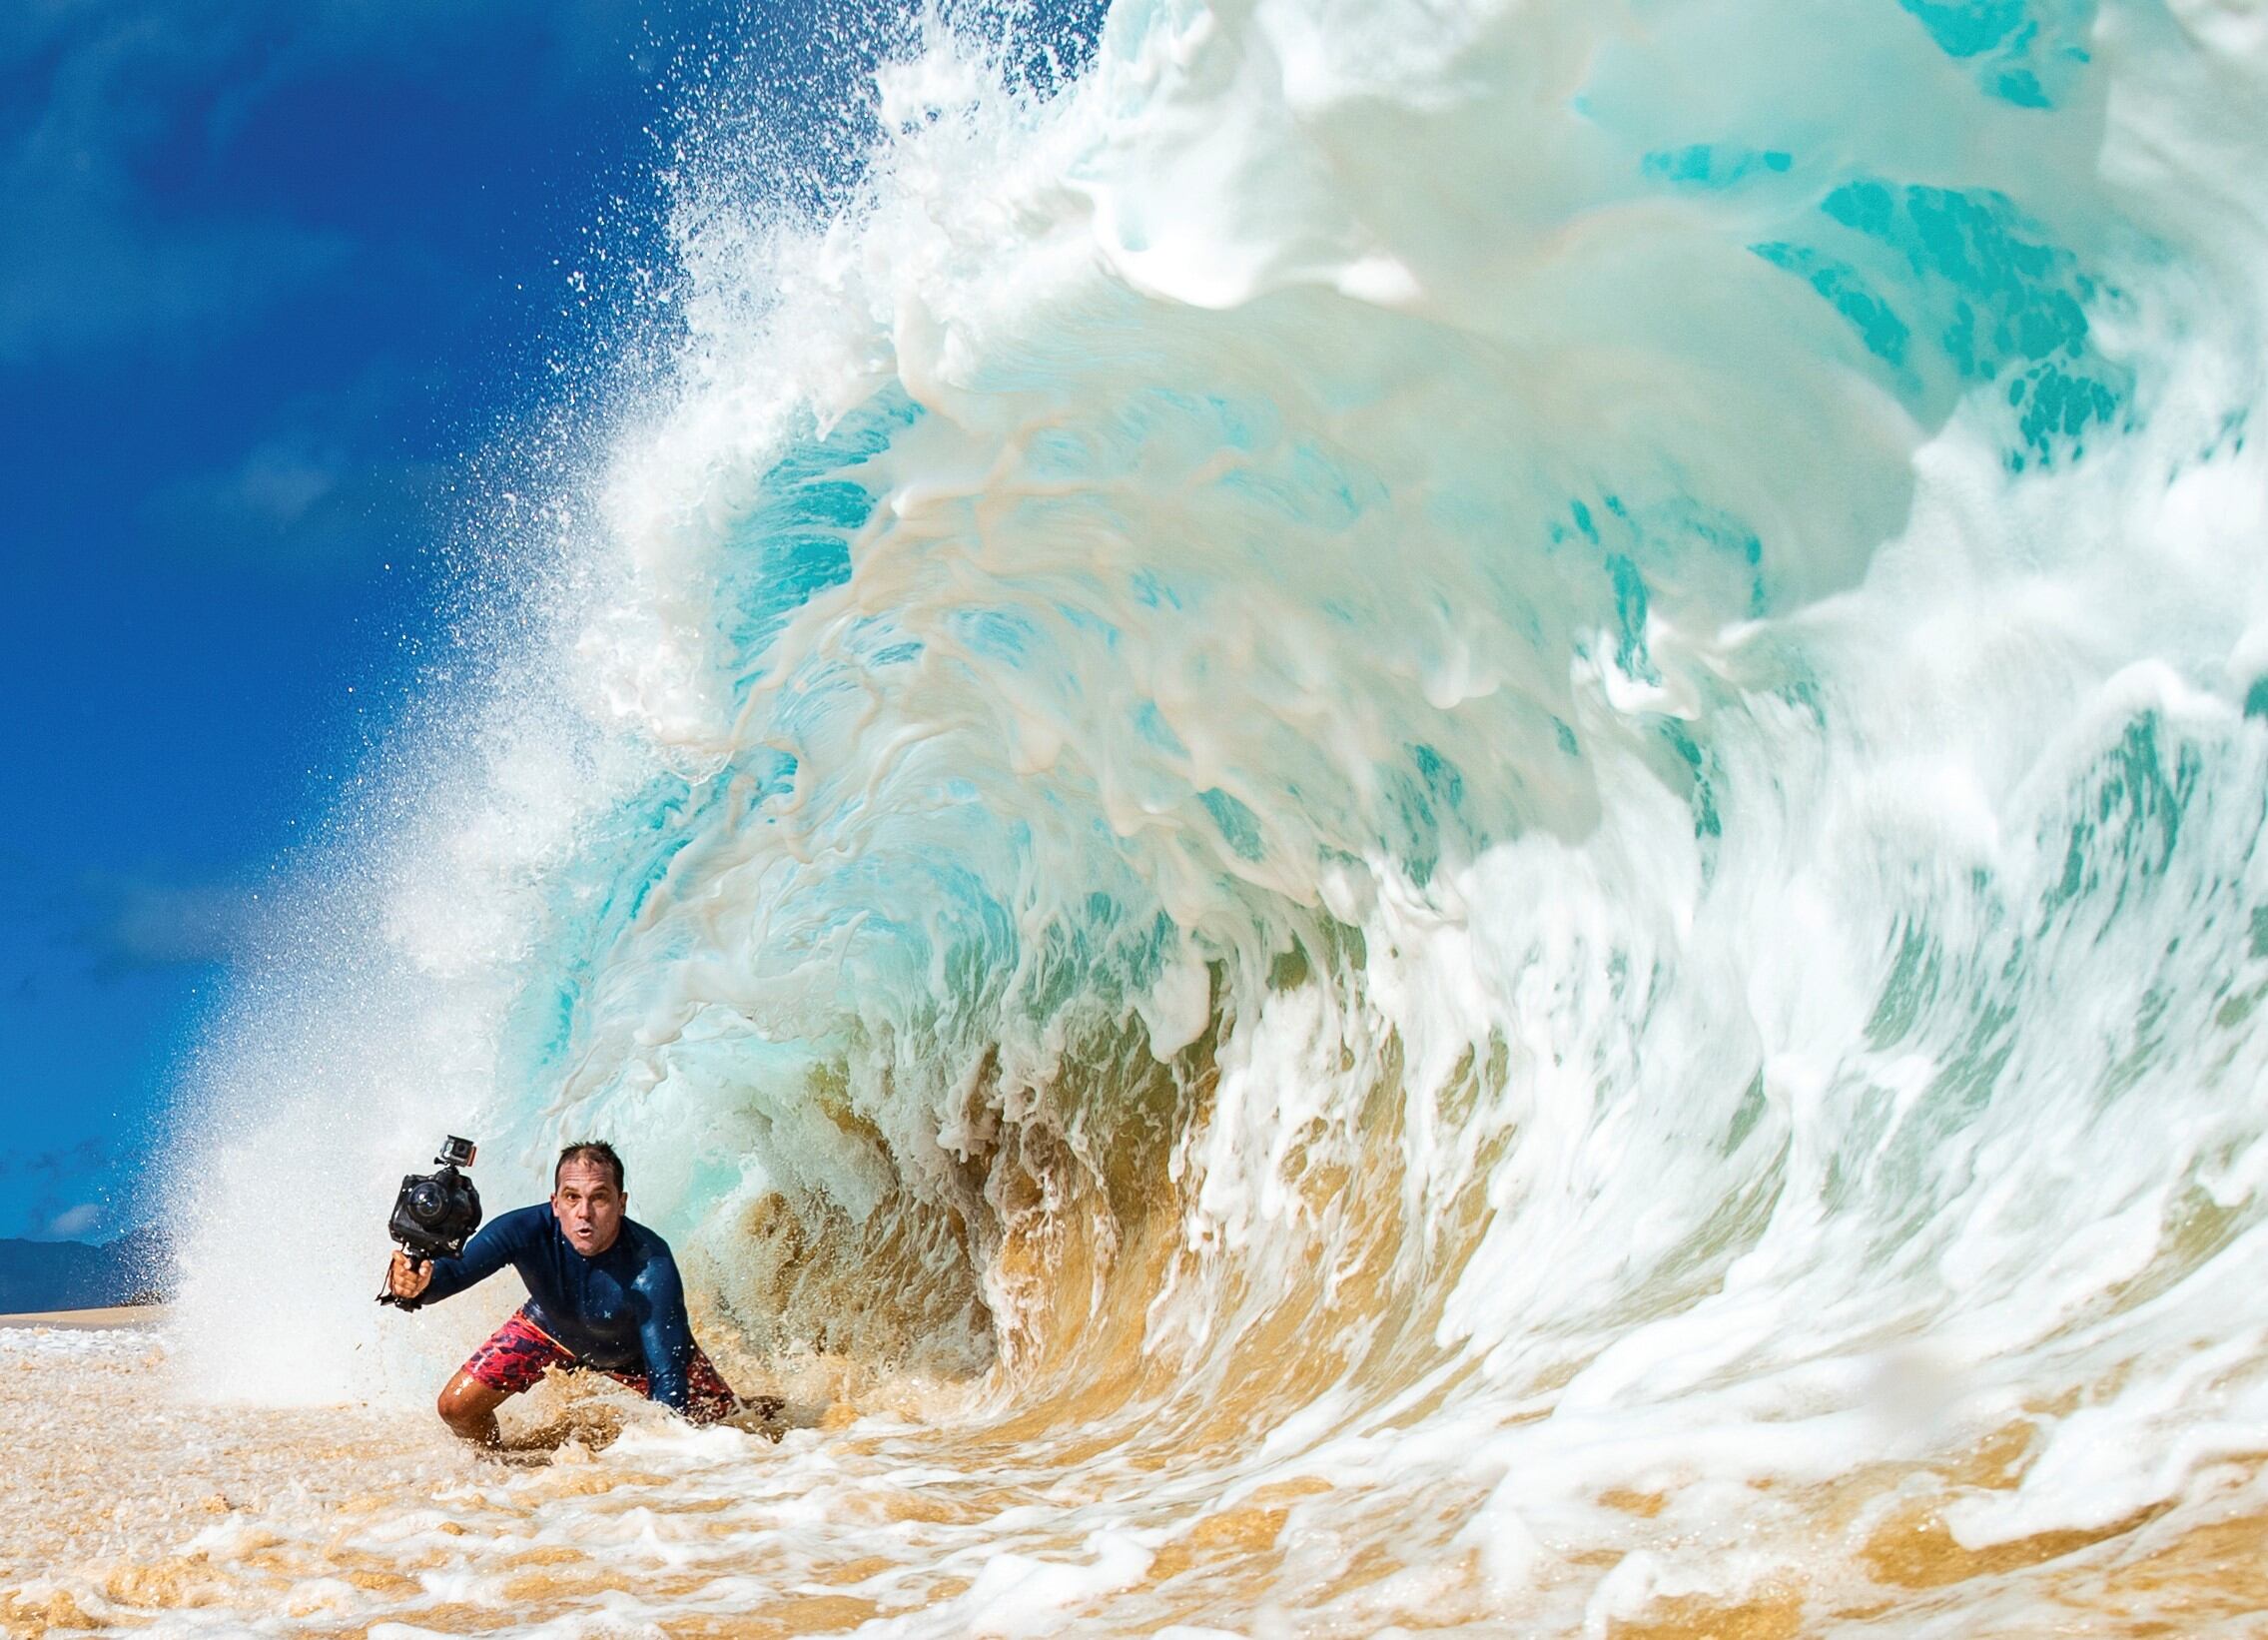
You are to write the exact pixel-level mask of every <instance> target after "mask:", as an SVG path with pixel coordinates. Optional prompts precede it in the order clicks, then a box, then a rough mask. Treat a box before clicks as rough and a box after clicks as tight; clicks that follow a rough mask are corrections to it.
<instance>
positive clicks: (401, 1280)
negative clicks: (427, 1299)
mask: <svg viewBox="0 0 2268 1640" xmlns="http://www.w3.org/2000/svg"><path fill="white" fill-rule="evenodd" d="M432 1281H433V1266H432V1265H431V1264H429V1263H425V1264H413V1263H411V1262H410V1261H409V1254H407V1253H406V1252H403V1251H402V1250H401V1249H400V1248H399V1247H395V1248H394V1249H393V1262H392V1264H391V1265H389V1266H388V1267H387V1269H386V1272H385V1284H386V1289H387V1290H388V1291H389V1292H391V1293H392V1294H393V1295H394V1296H395V1297H396V1298H414V1297H416V1296H418V1295H419V1294H420V1293H422V1292H423V1291H424V1290H425V1288H426V1287H428V1286H430V1285H432Z"/></svg>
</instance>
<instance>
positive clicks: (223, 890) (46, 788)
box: [0, 0, 1102, 1240]
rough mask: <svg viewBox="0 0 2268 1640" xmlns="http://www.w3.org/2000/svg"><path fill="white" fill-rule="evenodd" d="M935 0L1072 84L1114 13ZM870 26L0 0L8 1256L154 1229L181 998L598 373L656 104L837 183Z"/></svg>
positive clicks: (718, 9)
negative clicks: (521, 477)
mask: <svg viewBox="0 0 2268 1640" xmlns="http://www.w3.org/2000/svg"><path fill="white" fill-rule="evenodd" d="M908 3H909V4H910V3H911V0H908ZM962 3H963V4H964V6H965V7H978V8H985V9H987V10H989V11H994V12H998V11H1000V10H1003V9H1005V10H1006V11H1008V12H1013V13H1017V14H1020V15H1021V16H1022V18H1023V21H1022V24H1021V25H1020V27H1019V30H1018V38H1019V39H1020V40H1022V41H1023V42H1024V43H1026V44H1027V45H1030V46H1033V47H1035V48H1036V50H1037V51H1039V52H1045V51H1049V50H1053V51H1054V52H1055V53H1056V54H1058V58H1059V59H1060V60H1067V61H1076V60H1077V59H1078V58H1079V57H1080V56H1082V55H1083V48H1084V43H1085V41H1086V40H1087V39H1089V38H1091V37H1092V33H1093V30H1094V29H1095V27H1096V26H1097V22H1098V20H1099V16H1100V13H1101V10H1102V4H1101V0H962ZM1027 7H1029V8H1030V9H1029V10H1027ZM885 9H886V5H885V4H884V3H883V0H642V3H639V0H9V4H8V5H7V6H6V7H4V8H0V201H4V202H5V203H4V209H0V482H4V483H5V499H6V505H5V507H4V508H0V569H4V570H5V573H6V587H7V595H6V596H5V597H4V598H0V691H4V694H0V699H4V700H5V702H6V706H7V713H6V719H5V721H6V723H7V740H6V743H5V748H4V757H5V768H6V772H7V783H6V794H7V796H6V801H5V802H4V803H0V1118H4V1119H5V1123H6V1141H7V1142H6V1143H4V1144H0V1236H7V1235H33V1236H42V1237H75V1238H80V1239H90V1240H102V1239H107V1238H109V1237H110V1236H112V1235H115V1234H118V1233H121V1232H123V1231H124V1230H128V1229H130V1228H132V1227H133V1225H134V1224H135V1223H137V1222H138V1220H139V1219H140V1217H142V1216H143V1215H144V1214H146V1213H147V1212H148V1211H149V1208H150V1204H149V1203H148V1202H147V1201H146V1200H145V1199H144V1197H143V1196H142V1193H141V1181H142V1178H143V1175H144V1170H145V1166H146V1163H147V1161H148V1157H149V1151H150V1147H151V1145H152V1143H153V1141H154V1138H155V1136H156V1134H157V1133H158V1132H159V1131H160V1130H159V1125H158V1122H157V1120H156V1118H157V1115H158V1113H160V1112H161V1111H162V1110H163V1108H164V1104H165V1101H166V1098H167V1096H168V1092H169V1089H170V1088H171V1087H172V1085H173V1082H174V1078H175V1076H176V1074H177V1067H178V1066H179V1065H180V1064H181V1063H182V1058H183V1055H184V1053H185V1050H186V1049H187V1048H188V1047H189V1046H190V1045H191V1044H192V1043H194V1041H195V1040H196V1035H197V1030H198V1025H199V1020H200V1017H201V1010H202V1009H204V1008H205V1007H207V1006H208V1005H209V1003H210V1001H211V999H212V998H213V996H214V994H215V992H216V990H217V989H218V987H219V985H220V984H221V982H222V981H223V980H224V979H225V977H226V975H227V972H228V964H229V962H230V960H231V957H232V954H234V953H236V952H238V951H239V950H240V949H241V948H242V942H243V940H244V937H245V931H246V929H247V927H248V926H249V923H250V920H251V918H252V916H253V915H255V914H256V912H257V908H258V902H257V898H256V897H257V896H259V895H260V894H261V893H262V892H263V891H264V890H267V889H269V888H270V887H271V886H272V885H273V884H275V883H276V882H277V881H278V880H279V879H280V877H281V876H282V874H283V872H284V869H285V867H286V865H287V863H288V862H290V861H291V860H292V859H293V857H294V852H293V851H294V850H295V848H296V847H297V843H298V839H299V838H300V837H301V836H302V835H303V833H305V832H309V831H312V830H313V829H314V828H315V826H316V824H317V823H318V822H319V821H320V820H321V819H322V817H323V816H324V815H325V814H326V813H327V812H328V811H330V810H331V809H333V808H334V807H335V806H336V803H337V796H336V794H337V792H338V790H339V789H340V783H341V782H342V781H344V780H346V779H348V778H349V777H351V776H352V775H353V774H354V772H355V770H356V769H357V767H358V766H359V765H360V764H361V762H362V761H363V760H364V759H365V758H366V757H367V756H368V755H369V748H370V747H371V746H372V745H374V744H378V743H381V742H382V740H383V738H384V735H385V733H386V729H387V719H388V715H389V713H390V712H392V711H394V710H398V709H399V706H400V704H401V703H402V701H403V700H404V699H405V697H406V696H407V695H408V694H410V693H411V692H413V691H415V690H416V689H417V688H418V687H419V667H420V660H419V655H420V652H421V649H422V648H423V646H424V644H425V642H426V641H427V640H428V639H430V638H433V637H434V636H436V635H437V628H438V625H439V622H440V619H441V617H440V614H439V612H438V610H439V605H440V604H441V602H442V600H443V595H444V591H445V589H446V588H447V586H448V585H449V584H450V581H449V574H448V570H447V564H448V559H449V554H448V541H449V531H450V529H451V527H452V525H453V524H457V523H460V522H461V521H462V520H463V519H464V518H465V517H466V516H467V503H466V502H465V501H464V500H463V499H462V498H461V497H462V495H463V493H464V492H465V491H466V489H467V488H468V487H470V488H473V489H477V487H478V483H477V479H476V478H474V476H473V475H474V473H475V471H476V463H477V462H478V461H479V459H480V458H481V455H482V452H483V451H485V450H489V449H493V448H498V447H501V448H509V447H510V445H511V442H512V436H513V429H514V428H515V427H518V426H528V425H532V424H534V423H536V422H538V421H539V420H540V418H541V417H542V415H543V414H544V412H545V410H546V409H547V408H548V401H547V399H546V397H545V396H546V395H549V394H553V393H556V392H557V391H558V389H557V387H556V384H557V382H558V381H559V380H561V378H559V377H558V376H556V375H555V374H554V373H553V370H552V369H551V367H552V366H553V365H554V364H555V363H564V364H566V365H568V366H569V367H570V369H569V372H568V375H567V377H566V380H569V381H572V380H576V379H577V377H578V374H588V373H587V372H580V371H579V367H580V365H581V364H582V363H583V362H586V361H588V360H589V359H590V358H591V357H592V356H593V354H594V353H595V352H598V351H602V350H603V345H604V344H605V343H606V341H607V339H608V337H609V335H610V334H611V329H612V327H611V326H610V322H609V320H608V319H607V317H606V309H607V303H608V293H607V291H606V289H605V288H603V287H601V288H600V289H599V290H598V291H597V293H596V295H595V296H592V295H587V294H583V293H580V292H578V291H577V290H575V289H573V288H571V287H570V285H569V276H570V275H571V274H572V273H573V272H574V270H575V268H576V267H577V265H578V264H579V263H581V262H583V260H584V259H583V256H582V253H583V251H584V250H585V248H586V247H587V246H588V244H589V242H590V240H591V238H592V237H593V236H594V235H600V236H604V237H605V238H607V239H608V240H609V241H610V242H611V244H612V245H613V248H614V249H615V250H616V252H617V255H616V256H614V257H613V258H612V259H611V260H610V264H609V265H610V266H613V267H617V268H619V267H621V266H622V265H623V264H624V262H625V261H626V260H635V259H636V257H637V256H639V255H648V254H651V249H652V247H653V245H654V244H655V243H656V239H655V235H654V234H653V232H652V230H653V228H654V225H655V224H656V223H657V222H658V220H659V215H660V206H659V195H658V193H657V189H656V186H655V184H654V182H653V175H654V172H655V170H656V167H657V165H658V163H659V162H660V160H661V157H662V155H663V152H664V150H663V147H662V145H663V144H665V143H668V142H670V141H672V140H674V139H676V138H677V137H679V136H683V135H686V134H688V133H690V132H693V131H694V130H696V129H697V128H695V127H688V126H687V125H685V124H684V123H682V122H681V121H680V120H678V119H677V116H678V114H679V111H680V108H681V106H682V105H685V104H687V103H688V102H689V101H691V100H692V97H693V95H694V93H698V94H699V95H701V96H703V97H712V98H713V97H716V96H726V97H729V98H730V99H732V107H733V109H734V110H735V118H734V120H733V121H732V122H730V124H731V127H732V128H733V129H734V130H736V131H738V132H739V133H741V135H743V136H745V135H746V134H747V133H748V132H749V131H750V130H751V129H758V130H759V138H758V140H759V141H761V142H763V143H764V144H765V145H766V149H767V151H768V152H771V153H775V154H780V155H791V154H792V155H794V156H795V157H796V159H797V161H798V163H799V164H802V165H805V166H809V167H811V168H812V171H813V172H814V174H815V175H816V176H817V177H818V178H819V181H820V182H821V183H824V182H825V181H826V180H827V179H828V178H830V177H839V175H840V173H841V171H842V169H843V167H844V163H845V161H844V156H845V155H847V154H852V153H855V152H856V145H855V144H846V143H843V142H841V141H830V140H825V138H826V134H827V133H829V132H830V131H833V132H835V134H836V135H838V136H839V134H840V132H839V129H838V127H837V122H838V121H840V120H842V119H843V118H844V117H845V116H846V113H847V112H849V117H850V118H851V120H852V123H853V124H855V119H856V116H855V112H850V111H855V110H856V109H857V108H858V106H859V99H858V97H857V96H856V95H855V92H856V90H857V88H859V87H861V86H863V85H864V84H865V75H864V72H863V65H864V63H866V62H867V61H870V60H871V47H872V42H873V41H874V40H875V38H877V36H878V35H879V33H880V29H881V25H879V24H878V23H876V22H875V21H874V19H875V18H876V16H877V14H878V13H880V12H882V11H883V10H885ZM830 16H833V17H839V18H842V19H845V20H847V23H846V25H845V26H837V25H834V24H831V23H830V22H829V21H828V18H829V17H830ZM1036 19H1037V20H1036ZM1027 62H1028V63H1029V64H1032V65H1033V66H1034V70H1035V72H1036V73H1040V74H1042V75H1045V74H1046V73H1047V70H1046V69H1045V67H1044V64H1043V63H1042V60H1041V59H1040V58H1039V57H1038V56H1037V55H1035V56H1033V57H1028V58H1027ZM720 85H721V86H726V87H730V88H731V89H730V90H729V91H723V92H720V91H716V90H714V89H713V88H714V87H717V86H720ZM689 88H690V89H689ZM752 112H753V113H754V114H755V115H756V116H758V117H757V119H756V120H755V121H754V122H751V121H750V120H749V119H748V118H747V116H748V115H749V114H750V113H752ZM762 169H764V170H765V171H766V172H767V174H766V175H765V176H764V177H763V178H761V179H760V180H759V182H758V184H757V186H759V187H760V188H765V189H777V188H782V187H786V188H788V189H790V190H791V191H792V190H793V189H795V188H797V187H799V186H800V187H802V188H804V189H805V191H806V193H808V189H809V187H810V186H812V181H811V178H810V177H806V178H804V179H803V181H802V182H801V183H800V184H798V183H786V182H783V181H782V180H781V179H782V178H783V177H784V176H785V175H786V171H785V169H784V168H782V169H780V170H779V171H778V172H777V174H773V168H771V167H765V168H762ZM624 251H627V252H629V253H631V254H630V256H629V257H625V256H623V255H622V254H620V253H622V252H624Z"/></svg>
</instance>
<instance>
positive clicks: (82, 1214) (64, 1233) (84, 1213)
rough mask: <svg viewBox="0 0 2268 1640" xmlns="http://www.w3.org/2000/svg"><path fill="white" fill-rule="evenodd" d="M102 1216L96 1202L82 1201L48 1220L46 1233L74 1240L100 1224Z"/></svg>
mask: <svg viewBox="0 0 2268 1640" xmlns="http://www.w3.org/2000/svg"><path fill="white" fill-rule="evenodd" d="M102 1218H103V1211H102V1208H101V1207H100V1206H99V1205H98V1204H96V1203H93V1202H82V1203H80V1204H79V1205H78V1206H77V1207H75V1208H69V1209H66V1210H65V1211H64V1212H62V1213H59V1214H57V1215H56V1216H55V1217H54V1218H53V1219H51V1220H49V1221H48V1225H47V1233H48V1234H50V1235H56V1236H61V1237H63V1238H64V1239H66V1240H74V1241H75V1240H77V1239H78V1238H79V1237H80V1236H82V1235H84V1234H86V1233H87V1231H89V1230H93V1229H94V1228H95V1227H96V1226H97V1225H99V1224H101V1223H102Z"/></svg>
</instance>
